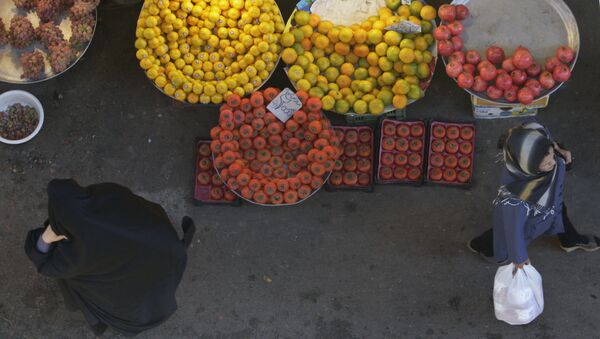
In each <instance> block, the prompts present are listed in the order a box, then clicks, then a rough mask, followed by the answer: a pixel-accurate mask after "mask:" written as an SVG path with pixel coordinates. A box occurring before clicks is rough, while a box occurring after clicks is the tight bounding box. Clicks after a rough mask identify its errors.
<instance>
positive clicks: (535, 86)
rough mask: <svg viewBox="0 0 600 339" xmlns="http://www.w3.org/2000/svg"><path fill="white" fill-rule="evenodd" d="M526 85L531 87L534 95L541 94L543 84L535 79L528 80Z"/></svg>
mask: <svg viewBox="0 0 600 339" xmlns="http://www.w3.org/2000/svg"><path fill="white" fill-rule="evenodd" d="M525 87H529V89H530V90H531V91H532V92H533V96H534V97H536V98H537V97H538V96H539V95H540V93H542V84H540V82H539V81H537V80H535V79H529V80H527V82H526V83H525Z"/></svg>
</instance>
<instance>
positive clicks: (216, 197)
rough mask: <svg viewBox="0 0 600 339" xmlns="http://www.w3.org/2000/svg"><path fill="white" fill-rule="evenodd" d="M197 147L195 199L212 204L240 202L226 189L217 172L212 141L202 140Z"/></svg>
mask: <svg viewBox="0 0 600 339" xmlns="http://www.w3.org/2000/svg"><path fill="white" fill-rule="evenodd" d="M197 147H198V156H197V157H196V187H195V189H194V199H196V200H197V201H199V202H202V203H211V204H212V203H214V204H232V203H234V202H236V201H238V200H239V198H238V196H237V195H235V194H234V193H233V192H231V191H230V190H229V189H227V187H225V184H224V183H223V181H222V180H221V177H219V175H218V174H217V173H216V172H215V168H214V166H213V162H212V152H211V150H210V141H208V140H201V141H199V142H198V144H197Z"/></svg>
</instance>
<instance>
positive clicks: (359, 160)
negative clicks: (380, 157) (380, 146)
mask: <svg viewBox="0 0 600 339" xmlns="http://www.w3.org/2000/svg"><path fill="white" fill-rule="evenodd" d="M333 130H334V131H335V134H336V136H337V137H338V139H339V140H340V143H341V148H342V154H341V156H340V158H339V159H337V160H336V161H335V165H334V168H333V172H332V173H331V177H330V178H329V181H328V188H330V189H333V190H335V189H360V190H365V191H372V189H373V167H374V166H373V148H374V146H373V144H374V138H373V129H372V128H371V127H368V126H356V127H350V126H334V127H333Z"/></svg>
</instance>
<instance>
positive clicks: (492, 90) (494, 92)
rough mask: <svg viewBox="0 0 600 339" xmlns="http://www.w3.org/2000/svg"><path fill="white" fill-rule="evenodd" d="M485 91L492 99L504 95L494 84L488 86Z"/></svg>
mask: <svg viewBox="0 0 600 339" xmlns="http://www.w3.org/2000/svg"><path fill="white" fill-rule="evenodd" d="M485 93H486V94H487V96H488V97H490V99H492V100H498V99H500V98H502V95H504V92H503V91H502V90H501V89H499V88H498V87H496V86H494V85H491V86H488V88H487V89H486V91H485Z"/></svg>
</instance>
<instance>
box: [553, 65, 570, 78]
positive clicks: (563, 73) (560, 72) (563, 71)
mask: <svg viewBox="0 0 600 339" xmlns="http://www.w3.org/2000/svg"><path fill="white" fill-rule="evenodd" d="M552 77H553V78H554V80H556V81H558V82H565V81H567V80H569V78H570V77H571V69H570V68H569V66H567V65H565V64H560V65H558V66H556V67H555V68H554V71H552Z"/></svg>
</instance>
